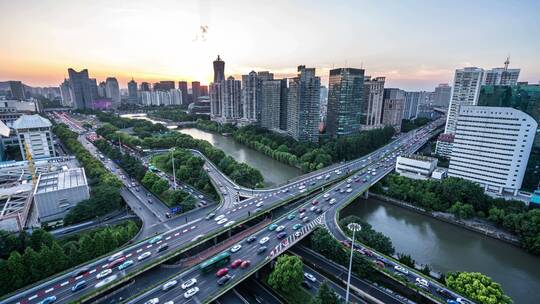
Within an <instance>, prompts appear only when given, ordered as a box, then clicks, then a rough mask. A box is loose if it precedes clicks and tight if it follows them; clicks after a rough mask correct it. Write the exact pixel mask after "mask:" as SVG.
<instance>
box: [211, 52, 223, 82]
mask: <svg viewBox="0 0 540 304" xmlns="http://www.w3.org/2000/svg"><path fill="white" fill-rule="evenodd" d="M224 80H225V61H223V60H221V58H220V57H219V55H218V56H217V59H216V60H214V83H218V82H221V81H224Z"/></svg>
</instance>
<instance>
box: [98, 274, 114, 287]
mask: <svg viewBox="0 0 540 304" xmlns="http://www.w3.org/2000/svg"><path fill="white" fill-rule="evenodd" d="M116 278H117V276H116V275H112V276H110V277H106V278H105V279H104V280H103V281H100V282H99V283H97V284H96V285H95V286H94V287H95V288H100V287H102V286H105V285H107V284H109V283H110V282H112V281H114V280H116Z"/></svg>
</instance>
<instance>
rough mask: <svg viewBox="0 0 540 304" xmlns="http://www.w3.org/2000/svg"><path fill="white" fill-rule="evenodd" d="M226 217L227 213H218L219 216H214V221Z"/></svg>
mask: <svg viewBox="0 0 540 304" xmlns="http://www.w3.org/2000/svg"><path fill="white" fill-rule="evenodd" d="M224 218H225V215H223V214H222V215H218V216H216V217H215V218H214V221H216V222H217V221H220V220H222V219H224Z"/></svg>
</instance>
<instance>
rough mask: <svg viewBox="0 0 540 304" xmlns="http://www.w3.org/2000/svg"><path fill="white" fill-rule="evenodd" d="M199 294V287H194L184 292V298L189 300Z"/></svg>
mask: <svg viewBox="0 0 540 304" xmlns="http://www.w3.org/2000/svg"><path fill="white" fill-rule="evenodd" d="M197 292H199V287H193V288H190V289H188V291H186V292H184V298H186V299H189V298H191V297H193V296H194V295H195V294H196V293H197Z"/></svg>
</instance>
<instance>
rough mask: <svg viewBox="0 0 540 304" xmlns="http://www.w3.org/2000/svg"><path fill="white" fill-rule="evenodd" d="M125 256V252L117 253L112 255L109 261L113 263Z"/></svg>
mask: <svg viewBox="0 0 540 304" xmlns="http://www.w3.org/2000/svg"><path fill="white" fill-rule="evenodd" d="M123 255H124V252H122V251H120V252H117V253H115V254H113V255H111V257H110V258H108V259H107V261H109V262H112V261H114V260H116V259H118V258H119V257H121V256H123Z"/></svg>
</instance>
